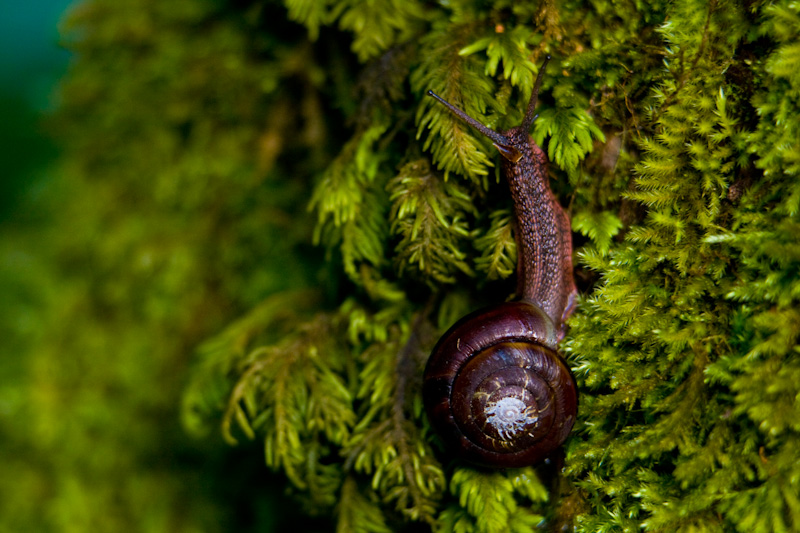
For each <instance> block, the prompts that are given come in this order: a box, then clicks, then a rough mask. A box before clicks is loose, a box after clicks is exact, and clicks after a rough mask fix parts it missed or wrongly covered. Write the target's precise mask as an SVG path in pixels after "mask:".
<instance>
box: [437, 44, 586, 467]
mask: <svg viewBox="0 0 800 533" xmlns="http://www.w3.org/2000/svg"><path fill="white" fill-rule="evenodd" d="M549 60H550V58H549V57H548V58H547V60H545V62H544V64H543V65H542V68H541V69H540V70H539V75H538V77H537V79H536V84H535V86H534V88H533V92H532V94H531V99H530V102H529V104H528V108H527V111H526V113H525V118H524V119H523V121H522V124H521V125H519V126H517V127H515V128H511V129H509V130H508V131H505V132H497V131H494V130H491V129H489V128H487V127H486V126H484V125H483V124H481V123H480V122H478V121H476V120H475V119H473V118H472V117H470V116H468V115H467V114H466V113H464V112H463V111H461V110H460V109H458V108H456V107H455V106H453V105H452V104H450V103H449V102H447V101H445V100H444V99H442V98H441V97H439V96H438V95H436V94H435V93H433V91H428V95H430V96H432V97H434V98H436V99H437V100H438V101H439V102H441V103H442V104H444V105H445V106H446V107H447V108H448V109H449V110H450V111H451V112H452V113H453V114H454V115H456V116H457V117H459V118H460V119H461V120H463V121H464V122H466V123H467V124H469V125H470V126H472V127H474V128H475V129H477V130H478V131H480V132H481V133H482V134H484V135H486V136H487V137H489V138H490V139H491V140H492V141H494V146H495V148H497V150H498V151H499V152H500V155H501V156H502V166H501V168H502V173H503V175H504V176H505V179H506V181H507V182H508V186H509V189H510V191H511V196H512V199H513V203H514V218H515V222H516V239H517V257H518V259H517V291H516V300H514V301H510V302H505V303H500V304H496V305H493V306H490V307H488V308H486V309H483V310H479V311H477V312H475V313H472V314H470V315H467V316H466V317H464V318H462V319H461V320H459V321H458V322H457V323H456V324H454V325H453V326H452V327H451V328H450V329H449V330H448V331H447V332H446V333H445V334H444V336H442V338H441V339H440V340H439V342H438V343H437V344H436V346H435V347H434V349H433V352H432V354H431V357H430V359H429V360H428V363H427V366H426V368H425V377H424V384H423V398H424V403H425V409H426V411H427V413H428V418H429V420H430V421H431V425H432V426H433V428H434V430H435V431H436V432H437V433H438V434H439V436H440V437H441V438H442V440H443V441H444V443H445V445H446V447H447V448H448V450H450V451H452V452H453V453H456V454H457V455H458V456H459V457H461V458H462V459H464V460H466V461H468V462H471V463H474V464H478V465H483V466H490V467H497V468H510V467H522V466H529V465H533V464H536V463H538V462H540V461H542V460H543V459H545V458H546V457H547V456H548V455H549V454H550V453H551V452H553V451H554V450H556V449H557V448H558V447H559V446H561V444H563V443H564V441H565V440H566V438H567V436H568V435H569V433H570V431H571V430H572V426H573V424H574V423H575V416H576V412H577V403H578V394H577V387H576V384H575V379H574V377H573V376H572V374H571V372H570V370H569V368H568V367H567V365H566V363H565V362H564V360H563V359H562V358H561V356H560V355H559V354H558V352H557V351H556V350H557V345H558V342H559V341H560V340H561V339H562V338H563V336H564V333H565V330H564V328H565V326H564V321H565V320H566V319H567V317H569V315H570V314H571V313H572V311H573V310H574V304H575V296H576V294H577V291H576V288H575V281H574V278H573V274H572V234H571V231H570V221H569V217H568V216H567V213H566V211H564V209H563V208H562V207H561V205H559V203H558V201H557V200H556V198H555V196H554V195H553V193H552V191H551V190H550V186H549V183H548V177H547V161H546V158H545V154H544V152H543V151H542V149H541V148H539V147H538V146H537V145H536V144H535V143H534V141H533V139H532V138H531V136H530V134H529V131H530V127H531V125H532V124H533V121H534V120H535V118H536V117H535V116H534V114H533V113H534V110H535V108H536V100H537V97H538V93H539V88H540V86H541V83H542V77H543V74H544V71H545V68H546V66H547V62H548V61H549Z"/></svg>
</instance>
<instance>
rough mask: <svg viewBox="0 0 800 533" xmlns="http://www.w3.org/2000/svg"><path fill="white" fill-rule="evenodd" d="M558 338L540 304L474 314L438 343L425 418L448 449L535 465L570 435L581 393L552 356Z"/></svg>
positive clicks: (484, 459) (489, 461)
mask: <svg viewBox="0 0 800 533" xmlns="http://www.w3.org/2000/svg"><path fill="white" fill-rule="evenodd" d="M556 342H557V332H556V330H555V327H554V325H553V323H552V321H551V320H550V318H549V317H548V316H547V315H546V314H545V313H544V312H543V311H541V310H540V309H539V308H538V307H536V306H535V305H532V304H530V303H527V302H524V301H521V302H520V301H517V302H507V303H502V304H499V305H495V306H492V307H489V308H487V309H483V310H480V311H478V312H476V313H472V314H470V315H468V316H466V317H464V318H463V319H461V320H460V321H459V322H458V323H456V324H455V325H454V326H453V327H452V328H450V330H448V332H447V333H445V335H444V336H443V337H442V338H441V340H440V341H439V343H438V344H437V345H436V347H435V348H434V350H433V354H432V356H431V358H430V359H429V361H428V365H427V367H426V369H425V381H424V385H423V396H424V400H425V405H426V408H427V410H428V417H429V419H430V421H431V424H432V425H433V426H434V429H435V430H436V431H437V433H438V434H439V435H440V436H441V437H442V439H443V440H444V441H445V444H446V445H447V446H448V448H449V449H453V450H456V451H457V452H458V453H459V454H460V456H461V457H462V458H463V459H465V460H467V461H470V462H472V463H475V464H481V465H486V466H492V467H522V466H528V465H531V464H534V463H537V462H539V461H541V460H542V459H544V458H545V457H546V456H547V455H548V454H549V453H550V452H552V451H553V450H555V449H556V448H558V447H559V446H560V445H561V444H562V443H563V442H564V441H565V440H566V438H567V436H568V435H569V432H570V430H571V429H572V426H573V424H574V423H575V415H576V411H577V398H578V396H577V389H576V386H575V380H574V378H573V377H572V374H571V373H570V371H569V369H568V368H567V366H566V364H565V363H564V361H563V360H562V359H561V357H560V356H559V355H558V354H557V353H556V352H555V350H554V347H555V346H556Z"/></svg>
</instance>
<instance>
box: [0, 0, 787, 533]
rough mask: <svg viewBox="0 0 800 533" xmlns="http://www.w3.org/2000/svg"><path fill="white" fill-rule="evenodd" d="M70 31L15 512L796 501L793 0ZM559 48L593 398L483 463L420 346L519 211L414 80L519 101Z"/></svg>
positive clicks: (505, 260) (30, 205)
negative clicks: (436, 408) (505, 454)
mask: <svg viewBox="0 0 800 533" xmlns="http://www.w3.org/2000/svg"><path fill="white" fill-rule="evenodd" d="M62 34H63V39H64V43H65V45H66V46H67V47H68V48H69V50H71V52H72V54H73V55H74V60H73V62H72V65H71V67H70V70H69V72H68V74H67V75H66V76H65V77H64V79H63V80H62V83H61V85H60V93H59V94H60V98H61V103H60V106H59V109H58V111H57V112H56V113H55V114H54V116H53V117H52V118H51V120H50V121H49V124H50V128H51V130H52V131H53V133H54V136H55V138H56V139H57V142H58V144H59V146H60V147H61V150H62V152H61V155H60V157H59V159H58V161H57V162H56V163H54V164H53V165H51V166H49V167H48V171H47V175H48V179H47V180H44V181H43V185H42V186H41V187H38V188H37V189H36V190H35V194H33V193H29V194H28V195H27V197H26V198H27V200H26V203H25V204H24V206H23V207H21V208H19V211H18V212H16V213H15V214H14V219H13V224H12V223H5V224H4V226H3V228H2V232H3V233H2V243H1V244H0V293H1V294H3V296H4V300H5V301H4V302H3V306H2V308H0V318H2V321H0V334H2V335H3V337H4V343H3V344H2V345H0V351H1V352H0V357H2V359H0V361H2V364H1V365H0V383H1V384H0V438H1V439H2V444H1V445H0V446H2V451H3V455H4V460H3V463H4V467H3V475H2V476H0V516H2V518H0V531H21V530H26V531H75V532H83V531H101V532H103V531H109V532H111V531H115V532H116V531H146V532H161V531H165V532H166V531H169V532H184V531H185V532H195V531H209V532H210V531H285V530H287V529H289V528H292V529H296V530H302V531H329V530H338V531H341V532H351V531H356V532H386V531H418V530H422V531H426V530H433V531H460V532H465V533H467V532H475V533H484V532H509V531H511V532H526V531H541V530H545V531H547V530H552V531H562V530H576V531H581V532H595V531H609V532H611V531H705V532H716V531H742V532H745V531H746V532H772V531H787V532H788V531H795V530H797V529H798V528H800V500H798V498H797V494H798V493H800V486H798V484H799V483H800V481H798V480H800V466H798V464H799V463H798V462H797V459H796V455H797V452H796V451H797V450H798V449H800V426H798V422H797V421H798V420H800V404H799V403H798V401H797V398H798V397H800V355H799V353H798V335H800V312H799V311H798V309H800V306H799V305H798V300H799V299H800V276H798V272H800V218H799V217H800V215H799V214H798V213H799V212H800V179H798V171H800V166H798V162H800V121H798V120H797V117H798V115H800V113H798V111H800V74H798V73H800V68H798V67H800V49H798V47H797V42H798V38H800V9H799V8H798V6H797V5H796V2H790V1H779V2H761V1H754V2H753V1H750V2H736V1H724V0H717V1H712V2H707V1H705V0H703V1H701V0H681V1H674V2H673V1H670V2H667V1H664V2H658V1H657V2H634V1H631V2H616V1H614V2H611V1H605V0H585V1H584V0H570V1H567V2H560V3H556V2H551V1H549V0H542V1H541V2H531V3H520V2H512V1H506V0H497V1H495V2H475V1H468V0H459V1H452V2H440V3H437V2H422V1H415V0H403V1H400V0H389V1H385V2H360V1H358V2H357V1H351V0H325V1H318V0H286V1H285V2H279V1H256V0H253V1H244V0H242V1H228V2H226V1H221V0H218V1H211V0H176V1H171V2H161V1H156V0H137V1H134V0H122V1H119V0H116V1H111V0H88V1H84V2H80V3H78V4H77V5H76V6H75V7H74V9H73V10H72V11H71V13H70V14H69V16H68V17H67V18H66V19H65V20H64V22H63V24H62ZM545 55H551V56H552V57H553V60H552V63H551V64H550V66H549V67H548V74H547V75H546V76H545V78H544V83H543V85H542V89H541V93H540V97H539V101H540V103H539V109H538V113H539V117H538V119H537V120H536V121H535V123H534V125H533V128H532V132H531V134H532V136H533V138H534V139H535V141H536V142H537V143H538V144H539V145H540V146H542V148H543V149H544V151H545V152H546V153H547V155H548V158H549V160H550V167H549V169H550V177H551V178H552V179H551V187H552V189H553V190H554V192H555V194H556V196H557V197H558V198H559V200H560V202H561V204H562V205H564V206H566V207H567V208H568V210H569V213H570V217H571V219H572V229H573V235H574V240H575V257H574V259H575V263H576V265H577V268H576V279H577V281H578V286H579V291H580V293H581V296H580V301H579V305H578V309H577V311H576V313H575V314H574V315H573V316H572V318H571V319H570V320H569V324H568V325H569V328H570V329H569V331H568V334H567V337H566V338H565V339H564V341H563V343H562V347H563V349H564V352H565V353H566V356H567V363H568V364H569V366H570V367H571V369H572V371H573V373H574V375H575V377H576V379H577V383H578V388H579V394H580V399H579V413H578V422H577V424H576V426H575V429H574V431H573V434H572V436H571V437H570V439H569V440H568V441H567V443H566V444H565V446H564V449H563V451H562V453H560V454H557V455H556V456H553V457H552V458H551V459H550V461H549V462H548V463H547V464H545V465H542V466H540V467H538V468H525V469H518V470H499V471H488V470H482V469H476V468H472V467H470V466H469V465H466V464H463V463H461V462H459V461H458V460H455V459H453V458H452V457H451V455H450V454H449V453H448V452H447V451H446V450H445V449H443V447H442V445H441V442H440V441H439V440H438V439H437V438H436V437H435V436H434V435H433V434H432V432H431V430H430V427H429V425H428V422H427V420H426V419H425V416H424V412H423V407H422V403H421V394H420V389H421V378H422V368H423V366H424V363H425V359H426V358H427V355H428V354H429V352H430V350H431V348H432V347H433V345H434V344H435V342H436V340H437V338H438V336H439V335H440V334H441V333H442V332H443V331H444V330H445V329H446V328H447V327H448V326H450V325H451V324H452V323H453V322H454V321H455V320H456V319H457V318H459V317H461V316H463V315H465V314H466V313H467V312H469V311H472V310H474V309H477V308H479V307H480V306H481V305H483V304H486V303H490V302H497V301H499V300H503V299H504V298H506V297H510V296H512V294H513V290H514V265H515V264H516V244H515V240H514V231H515V229H514V227H513V223H512V218H511V216H510V211H509V207H510V200H509V199H508V198H507V196H508V193H507V189H506V185H505V183H503V182H502V180H501V179H498V176H497V170H496V167H497V164H498V155H497V154H496V151H495V150H494V148H493V147H492V146H491V144H490V143H489V142H487V141H486V140H485V139H482V138H481V137H480V136H479V135H476V134H474V132H472V131H470V130H469V128H468V127H467V126H466V125H464V124H462V123H460V122H459V121H457V120H455V119H453V117H452V116H451V115H449V114H448V112H447V110H446V109H444V108H442V107H441V106H437V105H436V102H435V101H433V99H431V98H428V97H426V96H425V94H426V92H427V91H428V90H433V91H435V92H436V93H437V94H440V95H441V96H442V97H443V98H445V99H447V100H448V101H450V102H452V103H453V104H455V105H457V106H458V107H459V108H462V109H464V110H465V111H466V112H467V113H468V114H469V115H471V116H474V117H475V118H476V119H478V120H479V121H480V122H482V123H484V124H487V125H488V126H490V127H492V128H494V129H497V130H503V129H507V128H508V127H510V126H514V125H517V124H519V123H520V122H521V117H522V115H523V114H524V111H525V109H524V107H525V104H526V102H527V100H528V96H529V94H530V91H531V89H532V87H533V80H534V79H535V76H536V73H537V71H538V65H541V63H542V59H543V57H544V56H545ZM20 122H25V120H23V119H20ZM9 187H11V186H9ZM4 190H8V191H12V189H11V188H8V189H4ZM9 194H12V192H9Z"/></svg>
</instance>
